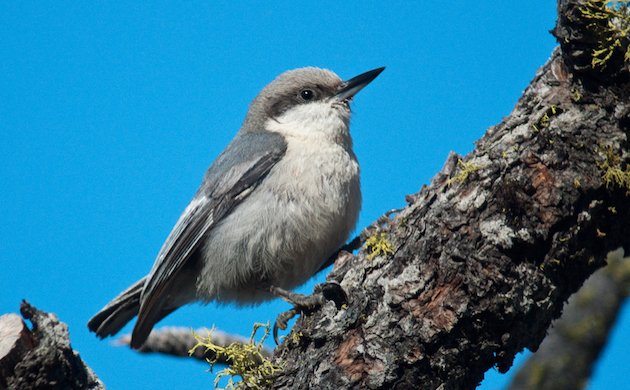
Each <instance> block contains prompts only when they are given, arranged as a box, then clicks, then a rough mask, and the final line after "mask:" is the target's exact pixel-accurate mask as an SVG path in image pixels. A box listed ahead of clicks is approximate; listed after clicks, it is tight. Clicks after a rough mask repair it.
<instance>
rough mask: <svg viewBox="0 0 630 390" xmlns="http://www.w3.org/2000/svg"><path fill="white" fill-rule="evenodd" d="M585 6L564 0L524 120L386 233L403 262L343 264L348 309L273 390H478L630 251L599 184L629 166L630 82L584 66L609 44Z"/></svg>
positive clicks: (291, 349) (616, 198) (612, 198)
mask: <svg viewBox="0 0 630 390" xmlns="http://www.w3.org/2000/svg"><path fill="white" fill-rule="evenodd" d="M582 4H584V2H582ZM579 7H580V5H579V4H578V2H577V1H563V0H561V1H560V2H559V12H560V15H561V16H560V17H559V19H558V26H557V27H556V29H555V34H556V36H558V37H562V39H561V49H557V50H556V51H554V53H553V54H552V56H551V58H550V59H549V61H548V62H547V64H546V65H544V66H543V67H542V68H541V69H540V70H539V71H538V73H537V75H536V77H535V78H534V80H533V81H532V82H531V84H530V86H529V87H528V88H527V90H526V91H525V92H524V94H523V96H522V98H521V99H520V100H519V102H518V104H517V106H516V107H515V109H514V111H513V112H512V113H511V114H510V115H509V116H508V117H507V118H505V120H504V121H503V122H502V123H501V124H499V125H497V126H495V127H492V128H490V129H489V130H488V132H487V133H486V135H485V136H484V137H483V138H482V139H481V140H479V141H478V142H477V145H476V148H475V150H474V151H473V152H472V153H470V155H468V156H467V157H466V158H465V159H463V161H462V162H459V161H460V160H459V157H457V156H456V155H454V154H453V155H451V156H450V157H449V159H448V161H447V162H446V164H445V166H444V168H443V169H442V171H441V172H440V173H439V174H438V175H437V176H436V177H435V178H434V179H433V180H432V183H431V185H430V186H428V187H424V188H423V189H422V190H421V191H420V192H419V193H418V194H416V195H415V196H413V197H411V198H410V199H411V200H412V202H411V203H410V204H409V206H408V207H407V208H406V209H405V210H404V211H402V212H401V213H400V214H399V215H397V216H396V217H394V218H393V219H392V220H391V221H390V223H389V224H387V225H385V226H383V227H382V232H383V233H385V234H386V235H387V237H388V238H389V241H390V242H391V243H392V244H393V246H394V247H395V251H394V253H393V254H392V255H379V256H376V257H375V258H374V259H373V260H371V261H370V260H369V259H368V254H369V253H368V252H369V251H370V249H369V248H364V249H363V250H362V251H361V252H359V254H358V255H357V256H356V257H352V258H350V259H349V260H346V261H344V262H341V263H339V262H338V263H337V264H336V266H335V269H334V271H333V272H332V273H331V274H330V275H329V277H328V278H329V280H332V281H336V282H338V283H340V284H341V285H342V286H343V288H344V289H345V290H346V292H347V294H348V296H349V303H348V306H347V308H345V309H342V310H337V309H336V308H335V306H334V305H333V304H332V303H331V304H329V305H326V306H324V307H323V308H322V310H320V311H318V312H315V313H313V314H312V315H310V316H308V317H304V316H302V317H301V318H300V319H299V320H298V322H297V323H296V325H295V327H294V329H293V332H294V333H295V334H296V335H299V337H287V340H289V341H286V342H285V343H284V344H283V345H281V347H280V348H279V349H278V350H277V352H276V362H278V363H279V364H281V365H283V367H284V370H283V372H282V373H281V374H279V375H278V377H277V378H276V381H275V383H274V387H276V388H291V389H294V388H296V389H297V388H308V387H316V388H317V387H325V388H348V387H352V388H418V387H421V388H427V389H429V388H430V389H435V388H445V389H461V388H474V387H475V386H476V385H477V384H478V383H479V382H480V381H481V380H482V379H483V375H484V372H485V371H487V370H488V369H490V368H491V367H493V366H496V367H497V368H498V370H499V371H500V372H506V371H507V370H508V369H509V368H510V366H511V364H512V361H513V358H514V356H515V354H516V353H518V352H519V351H521V350H522V349H523V348H529V349H530V350H533V351H535V350H536V349H537V348H538V346H539V344H540V343H541V341H542V339H543V338H544V336H545V334H546V330H547V328H548V327H549V325H550V324H551V321H552V320H553V319H555V318H557V317H558V316H559V315H560V314H561V311H562V307H563V304H564V302H565V301H566V300H567V299H568V297H569V296H570V295H571V294H572V293H573V292H575V291H576V290H577V289H578V288H579V287H580V286H581V285H582V283H583V282H584V281H585V280H586V279H587V278H588V276H589V275H590V274H592V273H593V272H594V271H595V270H597V269H598V268H599V267H601V266H603V265H604V264H605V256H606V254H607V253H608V251H610V250H612V249H614V248H617V247H619V246H624V247H626V248H628V237H630V235H629V233H630V225H629V224H628V221H629V217H630V202H628V197H627V190H628V188H625V184H624V183H623V182H614V181H607V182H605V181H604V180H603V177H604V175H605V174H607V172H608V170H609V169H613V167H614V169H618V170H619V171H621V172H623V171H624V170H625V169H626V168H625V167H626V164H627V162H628V143H627V134H628V131H629V124H630V114H629V113H630V107H629V105H628V101H629V86H628V83H627V79H628V78H627V72H628V71H627V67H626V66H625V65H624V64H625V63H624V62H623V61H621V62H619V61H616V60H614V61H610V62H608V63H607V65H606V67H605V68H593V67H588V66H582V62H580V61H578V59H582V58H583V56H590V55H591V54H590V53H591V51H589V48H593V46H594V45H595V44H596V43H597V42H599V41H598V39H600V38H599V37H598V36H596V35H597V34H596V33H595V32H593V30H590V27H587V26H588V25H589V22H588V21H584V19H583V15H582V14H581V13H580V12H581V11H580V10H579ZM576 13H577V14H576ZM580 15H581V16H580ZM626 39H627V37H626ZM623 45H625V46H622V47H621V48H617V49H615V51H614V53H615V54H614V55H613V56H612V57H611V58H613V59H615V58H617V57H618V54H617V51H618V50H625V49H626V48H627V42H625V41H624V43H623ZM578 52H579V53H578ZM584 53H586V54H584ZM578 54H579V55H578ZM589 58H590V57H589ZM589 63H590V61H589ZM615 172H617V171H615ZM295 340H297V341H295Z"/></svg>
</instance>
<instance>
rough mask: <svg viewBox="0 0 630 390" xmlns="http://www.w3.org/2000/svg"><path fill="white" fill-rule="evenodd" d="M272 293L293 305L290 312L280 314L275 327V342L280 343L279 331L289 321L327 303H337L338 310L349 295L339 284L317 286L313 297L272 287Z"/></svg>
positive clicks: (283, 328) (284, 327)
mask: <svg viewBox="0 0 630 390" xmlns="http://www.w3.org/2000/svg"><path fill="white" fill-rule="evenodd" d="M269 290H270V291H271V293H272V294H273V295H275V296H277V297H280V298H282V299H284V300H285V301H287V302H289V303H290V304H292V305H293V307H292V308H291V309H290V310H287V311H285V312H282V313H280V315H278V317H277V318H276V322H275V323H274V325H273V340H274V341H275V342H276V344H280V343H279V341H278V329H281V330H285V329H286V328H287V325H288V323H289V321H290V320H291V319H292V318H293V317H295V316H296V315H298V314H300V313H310V312H312V311H314V310H315V309H317V308H319V307H321V306H322V305H323V304H324V303H325V302H326V301H333V302H335V306H336V307H337V309H341V307H342V306H343V305H344V304H346V303H347V302H348V295H347V294H346V292H345V291H344V290H343V288H341V285H340V284H339V283H337V282H326V283H322V284H318V285H316V286H315V291H314V292H313V294H312V295H303V294H297V293H294V292H291V291H287V290H285V289H282V288H279V287H275V286H271V287H270V289H269Z"/></svg>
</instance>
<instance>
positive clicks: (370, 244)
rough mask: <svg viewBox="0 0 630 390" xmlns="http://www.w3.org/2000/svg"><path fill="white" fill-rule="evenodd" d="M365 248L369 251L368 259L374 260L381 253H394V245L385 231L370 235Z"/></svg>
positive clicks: (385, 254)
mask: <svg viewBox="0 0 630 390" xmlns="http://www.w3.org/2000/svg"><path fill="white" fill-rule="evenodd" d="M365 249H366V250H367V251H368V256H367V257H368V260H373V259H374V258H375V257H376V256H379V255H384V256H387V255H391V254H392V253H394V247H393V246H392V243H391V242H389V238H388V237H387V233H385V232H376V233H374V234H372V235H371V236H370V237H368V239H367V240H365Z"/></svg>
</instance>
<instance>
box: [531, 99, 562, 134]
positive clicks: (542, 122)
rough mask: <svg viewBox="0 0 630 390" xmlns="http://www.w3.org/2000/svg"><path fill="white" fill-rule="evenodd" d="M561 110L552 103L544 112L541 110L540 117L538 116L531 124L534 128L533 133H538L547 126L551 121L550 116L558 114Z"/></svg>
mask: <svg viewBox="0 0 630 390" xmlns="http://www.w3.org/2000/svg"><path fill="white" fill-rule="evenodd" d="M561 112H562V110H560V108H558V106H556V105H555V104H552V105H551V106H549V107H547V109H546V110H545V112H543V114H542V115H541V116H540V118H538V120H537V121H536V123H534V124H533V125H532V129H533V130H534V132H535V133H538V132H540V130H542V129H544V128H546V127H549V123H551V118H552V117H554V116H556V115H558V114H560V113H561Z"/></svg>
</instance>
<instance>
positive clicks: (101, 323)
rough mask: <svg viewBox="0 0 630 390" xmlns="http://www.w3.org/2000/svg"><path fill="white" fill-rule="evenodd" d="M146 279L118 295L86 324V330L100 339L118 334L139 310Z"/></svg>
mask: <svg viewBox="0 0 630 390" xmlns="http://www.w3.org/2000/svg"><path fill="white" fill-rule="evenodd" d="M146 279H147V277H146V276H145V277H144V278H142V279H140V280H138V281H137V282H135V283H134V284H133V285H131V286H130V287H129V288H128V289H126V290H125V291H123V292H122V293H120V294H119V295H118V296H117V297H116V298H114V299H113V300H112V301H111V302H110V303H108V304H107V305H106V306H105V307H104V308H102V309H101V310H100V311H99V312H98V313H96V315H94V317H92V318H91V319H90V321H89V322H88V328H89V329H90V330H91V331H92V332H94V333H96V335H97V336H98V337H100V338H102V339H103V338H105V337H107V336H113V335H115V334H116V333H118V332H119V331H120V330H121V329H122V327H123V326H125V325H126V324H127V323H128V322H129V321H131V319H132V318H133V317H135V316H136V315H138V311H139V310H140V296H141V294H142V288H143V287H144V283H145V282H146Z"/></svg>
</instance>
